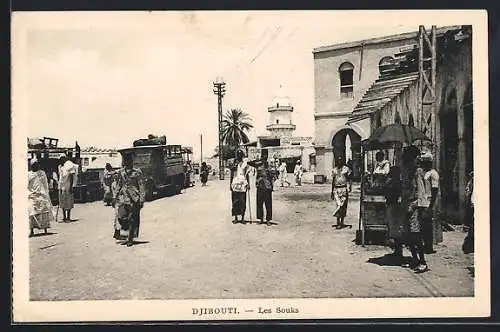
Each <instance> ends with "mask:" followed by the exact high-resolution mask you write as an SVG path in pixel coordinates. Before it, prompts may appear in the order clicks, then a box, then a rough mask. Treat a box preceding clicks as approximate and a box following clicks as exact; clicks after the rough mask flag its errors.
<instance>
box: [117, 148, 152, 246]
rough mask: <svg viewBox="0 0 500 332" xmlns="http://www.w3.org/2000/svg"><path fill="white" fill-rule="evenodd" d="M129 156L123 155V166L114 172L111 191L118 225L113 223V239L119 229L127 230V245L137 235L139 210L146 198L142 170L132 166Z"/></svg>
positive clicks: (130, 244)
mask: <svg viewBox="0 0 500 332" xmlns="http://www.w3.org/2000/svg"><path fill="white" fill-rule="evenodd" d="M133 166H134V162H133V159H132V157H131V156H124V158H123V168H122V169H120V171H119V172H118V173H117V174H116V177H115V183H114V186H115V188H116V190H114V191H113V207H115V208H116V213H117V219H118V222H119V226H120V228H118V227H117V226H118V225H115V233H114V235H113V237H114V238H115V239H119V238H120V229H123V230H124V231H128V236H127V242H125V243H126V245H127V247H130V246H132V245H133V243H134V238H137V237H138V236H139V228H140V223H141V219H140V211H141V209H142V207H143V206H144V201H145V200H146V188H145V184H144V178H143V175H142V172H141V171H140V170H139V169H136V168H134V167H133Z"/></svg>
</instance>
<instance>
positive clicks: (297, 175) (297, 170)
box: [293, 160, 303, 186]
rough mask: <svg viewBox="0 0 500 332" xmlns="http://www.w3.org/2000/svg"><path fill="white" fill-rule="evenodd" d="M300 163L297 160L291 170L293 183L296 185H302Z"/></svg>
mask: <svg viewBox="0 0 500 332" xmlns="http://www.w3.org/2000/svg"><path fill="white" fill-rule="evenodd" d="M302 173H303V170H302V165H301V164H300V160H297V164H295V169H294V170H293V175H295V184H296V185H297V186H301V185H302Z"/></svg>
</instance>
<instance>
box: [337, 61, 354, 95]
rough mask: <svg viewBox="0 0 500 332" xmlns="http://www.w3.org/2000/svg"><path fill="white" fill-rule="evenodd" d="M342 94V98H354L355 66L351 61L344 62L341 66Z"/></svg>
mask: <svg viewBox="0 0 500 332" xmlns="http://www.w3.org/2000/svg"><path fill="white" fill-rule="evenodd" d="M339 76H340V96H341V97H342V98H353V91H354V81H353V77H354V66H353V65H352V63H350V62H344V63H343V64H341V65H340V67H339Z"/></svg>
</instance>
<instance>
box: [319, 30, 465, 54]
mask: <svg viewBox="0 0 500 332" xmlns="http://www.w3.org/2000/svg"><path fill="white" fill-rule="evenodd" d="M457 29H460V26H445V27H440V28H438V29H437V31H436V32H437V35H438V36H439V35H442V34H444V33H445V32H446V31H449V30H457ZM417 37H418V31H413V32H406V33H401V34H396V35H389V36H384V37H376V38H369V39H364V40H358V41H353V42H347V43H340V44H333V45H327V46H321V47H316V48H314V49H313V54H316V53H322V52H328V51H336V50H345V49H348V48H355V47H360V46H366V45H373V44H384V43H391V42H396V41H403V40H409V39H416V38H417Z"/></svg>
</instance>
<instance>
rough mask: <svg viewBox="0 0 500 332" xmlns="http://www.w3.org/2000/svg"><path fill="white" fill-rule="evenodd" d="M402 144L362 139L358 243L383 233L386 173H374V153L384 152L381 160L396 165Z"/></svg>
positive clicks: (390, 165) (363, 243)
mask: <svg viewBox="0 0 500 332" xmlns="http://www.w3.org/2000/svg"><path fill="white" fill-rule="evenodd" d="M401 150H402V147H401V144H398V143H378V142H374V141H370V140H365V141H363V142H362V144H361V160H362V162H363V164H362V167H361V194H360V213H359V230H360V231H361V244H362V245H365V244H366V243H371V242H372V239H373V235H375V234H376V233H382V234H386V233H387V231H388V227H387V222H386V199H385V193H384V187H385V183H386V181H387V176H388V175H387V174H386V173H383V172H377V171H376V166H377V160H376V154H377V152H382V153H383V155H384V163H388V164H389V167H392V166H395V165H398V164H399V160H400V157H399V156H400V152H401Z"/></svg>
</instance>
